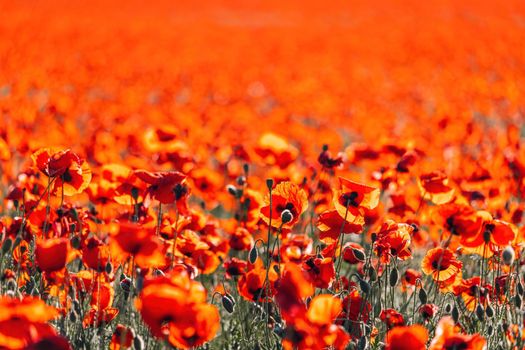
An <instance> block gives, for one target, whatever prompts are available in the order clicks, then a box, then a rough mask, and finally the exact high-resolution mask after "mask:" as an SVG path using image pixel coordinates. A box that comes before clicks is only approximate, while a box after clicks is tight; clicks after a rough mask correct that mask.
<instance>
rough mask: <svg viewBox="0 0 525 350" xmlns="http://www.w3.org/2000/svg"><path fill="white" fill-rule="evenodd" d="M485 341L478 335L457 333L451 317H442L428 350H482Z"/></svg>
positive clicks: (484, 346) (485, 343)
mask: <svg viewBox="0 0 525 350" xmlns="http://www.w3.org/2000/svg"><path fill="white" fill-rule="evenodd" d="M486 345H487V341H486V340H485V339H484V338H483V337H482V336H481V335H479V334H473V335H467V334H461V333H459V332H458V331H457V330H456V328H455V326H454V321H453V320H452V318H451V317H449V316H445V317H443V318H442V319H441V320H440V321H439V323H438V326H437V329H436V335H435V337H434V339H432V342H431V343H430V347H429V348H428V349H429V350H454V349H465V350H484V349H485V348H486Z"/></svg>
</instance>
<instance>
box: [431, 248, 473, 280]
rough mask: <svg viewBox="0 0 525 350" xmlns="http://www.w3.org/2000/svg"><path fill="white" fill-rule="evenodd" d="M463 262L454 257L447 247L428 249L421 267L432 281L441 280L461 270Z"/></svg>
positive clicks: (447, 278)
mask: <svg viewBox="0 0 525 350" xmlns="http://www.w3.org/2000/svg"><path fill="white" fill-rule="evenodd" d="M462 267H463V263H462V262H461V261H459V260H457V259H456V257H455V255H454V252H452V251H451V250H450V249H448V248H441V247H438V248H434V249H430V250H429V251H428V252H427V254H426V255H425V257H424V258H423V261H422V262H421V269H422V270H423V272H424V273H425V274H426V275H432V278H433V279H434V281H438V282H443V281H447V280H449V279H450V278H451V277H455V275H457V274H459V273H460V272H461V268H462Z"/></svg>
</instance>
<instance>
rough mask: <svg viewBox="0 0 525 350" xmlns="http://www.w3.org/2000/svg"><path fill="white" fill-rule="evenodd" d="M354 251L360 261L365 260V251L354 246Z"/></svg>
mask: <svg viewBox="0 0 525 350" xmlns="http://www.w3.org/2000/svg"><path fill="white" fill-rule="evenodd" d="M352 253H354V256H355V258H356V259H357V260H359V261H365V259H366V256H365V253H364V252H363V251H362V250H360V249H355V248H352Z"/></svg>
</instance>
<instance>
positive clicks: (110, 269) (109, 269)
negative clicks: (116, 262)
mask: <svg viewBox="0 0 525 350" xmlns="http://www.w3.org/2000/svg"><path fill="white" fill-rule="evenodd" d="M104 270H105V271H106V273H107V274H108V275H109V274H111V273H112V272H113V265H112V264H111V262H109V261H108V262H107V263H106V266H105V267H104Z"/></svg>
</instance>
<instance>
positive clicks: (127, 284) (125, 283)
mask: <svg viewBox="0 0 525 350" xmlns="http://www.w3.org/2000/svg"><path fill="white" fill-rule="evenodd" d="M120 288H122V289H123V290H124V291H125V292H129V291H130V290H131V278H129V277H124V278H123V279H122V280H120Z"/></svg>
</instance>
